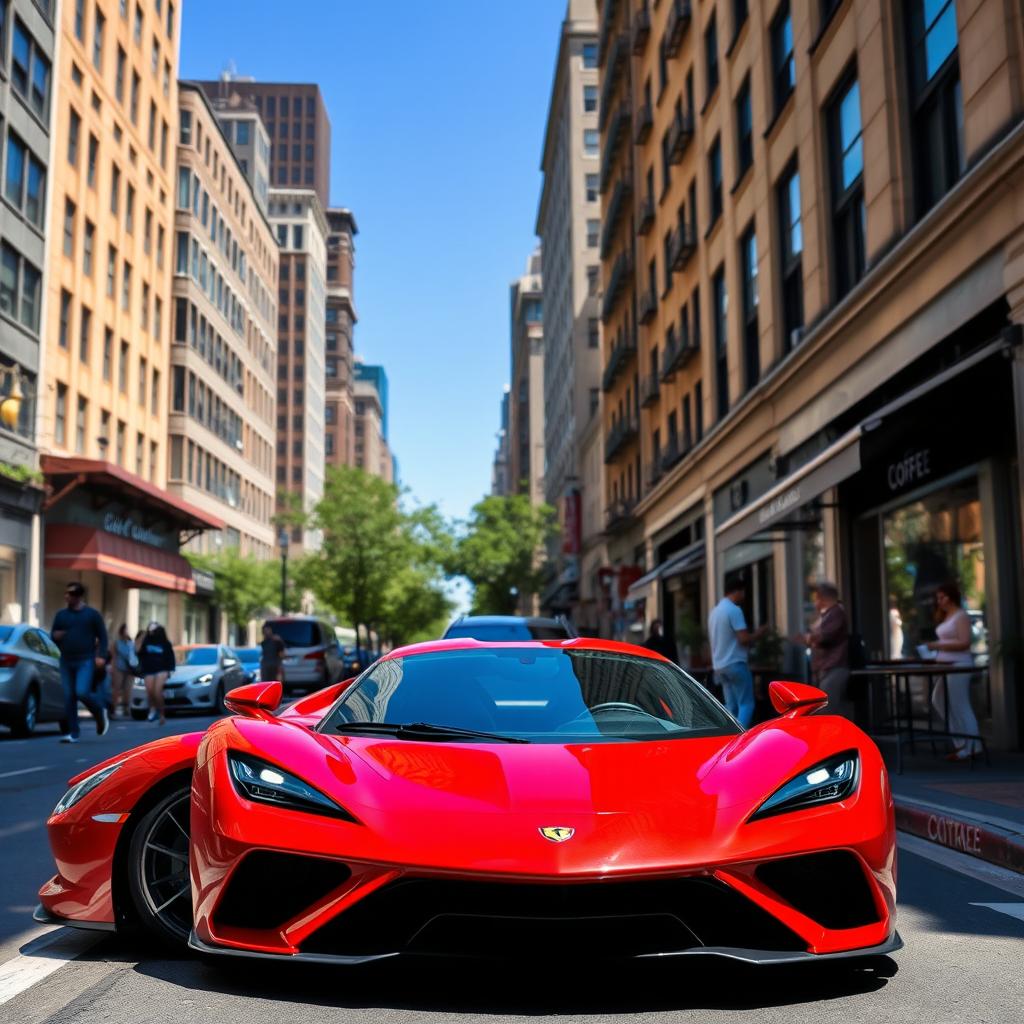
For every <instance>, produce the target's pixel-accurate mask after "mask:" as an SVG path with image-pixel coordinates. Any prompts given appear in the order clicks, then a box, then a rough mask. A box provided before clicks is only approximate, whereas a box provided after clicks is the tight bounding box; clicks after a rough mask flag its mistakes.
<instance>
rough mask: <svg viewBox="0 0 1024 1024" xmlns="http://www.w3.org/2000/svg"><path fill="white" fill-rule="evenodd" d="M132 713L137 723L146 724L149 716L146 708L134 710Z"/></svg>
mask: <svg viewBox="0 0 1024 1024" xmlns="http://www.w3.org/2000/svg"><path fill="white" fill-rule="evenodd" d="M130 713H131V716H132V719H133V721H136V722H144V721H145V720H146V716H147V715H148V714H149V712H148V711H147V710H146V709H145V708H132V709H131V712H130Z"/></svg>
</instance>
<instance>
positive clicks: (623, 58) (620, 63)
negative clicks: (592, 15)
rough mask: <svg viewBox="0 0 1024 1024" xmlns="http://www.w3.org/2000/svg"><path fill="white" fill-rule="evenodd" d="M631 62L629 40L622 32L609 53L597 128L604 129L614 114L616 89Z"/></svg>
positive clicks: (602, 84) (602, 85)
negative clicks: (610, 115) (628, 63)
mask: <svg viewBox="0 0 1024 1024" xmlns="http://www.w3.org/2000/svg"><path fill="white" fill-rule="evenodd" d="M628 60H629V38H628V37H627V36H626V34H625V32H620V33H619V34H618V35H617V36H616V37H615V41H614V42H613V43H612V45H611V48H610V50H609V51H608V60H607V63H606V65H605V69H604V75H603V81H602V82H601V100H600V106H599V107H598V113H597V126H598V128H601V129H602V130H603V129H604V125H605V121H607V120H608V115H609V114H610V113H611V112H612V106H613V105H614V104H613V103H612V100H613V98H614V96H615V89H616V87H617V86H618V84H619V79H620V78H621V77H622V72H623V69H624V68H625V67H626V63H627V62H628Z"/></svg>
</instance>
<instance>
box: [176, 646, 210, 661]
mask: <svg viewBox="0 0 1024 1024" xmlns="http://www.w3.org/2000/svg"><path fill="white" fill-rule="evenodd" d="M176 654H177V659H178V664H179V665H180V664H185V665H216V664H217V648H216V647H193V648H192V649H191V650H188V651H178V652H176Z"/></svg>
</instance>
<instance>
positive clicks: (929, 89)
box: [906, 0, 965, 217]
mask: <svg viewBox="0 0 1024 1024" xmlns="http://www.w3.org/2000/svg"><path fill="white" fill-rule="evenodd" d="M907 20H908V24H907V33H906V35H907V42H908V46H909V50H910V53H909V62H908V68H909V74H910V102H911V124H912V126H913V129H912V130H913V163H914V201H915V207H916V210H917V215H918V217H922V216H924V214H925V213H927V212H928V210H930V209H931V208H932V207H933V206H934V205H935V203H937V202H938V201H939V199H941V198H942V196H944V195H945V194H946V193H947V192H948V191H949V190H950V189H951V188H952V187H953V184H954V183H955V182H956V181H957V179H958V178H959V177H960V175H962V174H963V172H964V166H965V164H964V110H963V97H962V95H961V91H960V61H959V53H958V40H957V28H956V5H955V4H954V2H953V0H946V2H945V3H943V2H942V0H932V2H930V3H925V2H924V0H911V2H910V3H909V4H908V5H907Z"/></svg>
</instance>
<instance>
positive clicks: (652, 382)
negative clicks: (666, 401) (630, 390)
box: [640, 373, 661, 409]
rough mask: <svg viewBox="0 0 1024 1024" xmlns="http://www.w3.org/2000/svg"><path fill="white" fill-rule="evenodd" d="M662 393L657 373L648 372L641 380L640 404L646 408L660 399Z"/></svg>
mask: <svg viewBox="0 0 1024 1024" xmlns="http://www.w3.org/2000/svg"><path fill="white" fill-rule="evenodd" d="M660 394H661V383H660V382H659V380H658V375H657V374H656V373H651V374H648V376H646V377H644V379H643V380H642V381H640V404H641V405H642V406H643V407H644V408H645V409H646V408H647V407H648V406H650V405H654V403H655V402H656V401H657V400H658V396H659V395H660Z"/></svg>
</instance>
